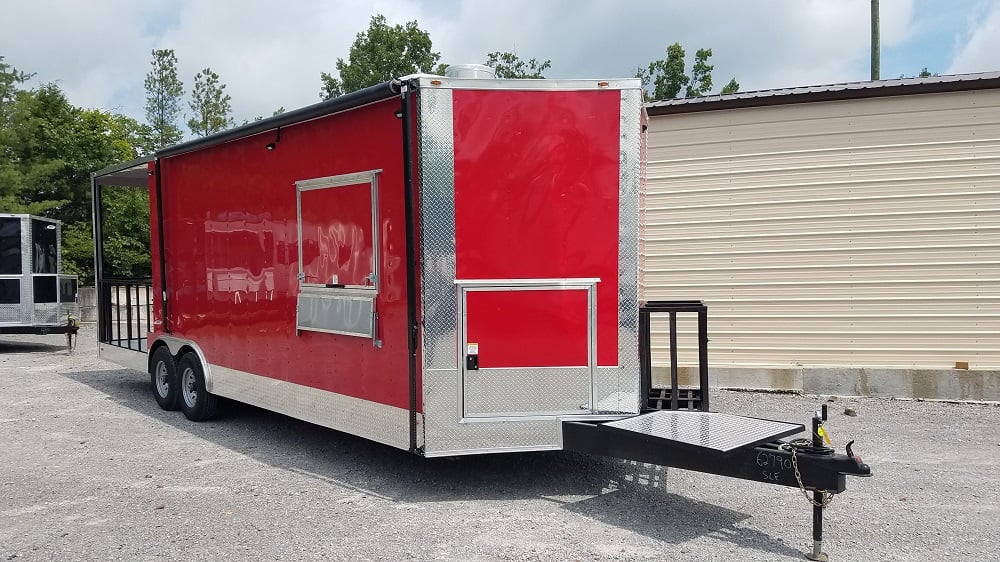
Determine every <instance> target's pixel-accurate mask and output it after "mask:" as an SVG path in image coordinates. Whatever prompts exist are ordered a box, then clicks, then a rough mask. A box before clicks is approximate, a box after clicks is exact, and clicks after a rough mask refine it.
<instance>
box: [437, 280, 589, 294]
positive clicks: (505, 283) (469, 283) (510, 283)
mask: <svg viewBox="0 0 1000 562" xmlns="http://www.w3.org/2000/svg"><path fill="white" fill-rule="evenodd" d="M600 282H601V279H600V278H599V277H580V278H566V279H456V280H455V285H458V286H460V287H464V288H466V289H467V290H470V291H474V290H476V288H477V287H486V288H488V289H493V288H496V287H530V288H537V287H548V288H552V289H559V288H562V287H568V288H573V289H580V288H589V287H591V286H592V285H594V284H595V283H600Z"/></svg>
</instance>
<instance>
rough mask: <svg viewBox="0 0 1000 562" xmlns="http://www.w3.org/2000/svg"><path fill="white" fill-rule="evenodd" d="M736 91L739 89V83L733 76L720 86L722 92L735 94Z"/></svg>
mask: <svg viewBox="0 0 1000 562" xmlns="http://www.w3.org/2000/svg"><path fill="white" fill-rule="evenodd" d="M738 91H740V83H739V82H737V81H736V79H735V78H733V79H732V80H730V81H729V82H728V83H727V84H726V85H725V86H723V87H722V93H723V94H735V93H736V92H738Z"/></svg>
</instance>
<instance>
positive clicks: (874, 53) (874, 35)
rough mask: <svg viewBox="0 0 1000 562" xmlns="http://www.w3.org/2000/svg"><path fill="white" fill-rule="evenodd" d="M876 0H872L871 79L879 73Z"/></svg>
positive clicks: (875, 77)
mask: <svg viewBox="0 0 1000 562" xmlns="http://www.w3.org/2000/svg"><path fill="white" fill-rule="evenodd" d="M878 43H879V39H878V0H872V80H878V75H879V68H878V67H879V44H878Z"/></svg>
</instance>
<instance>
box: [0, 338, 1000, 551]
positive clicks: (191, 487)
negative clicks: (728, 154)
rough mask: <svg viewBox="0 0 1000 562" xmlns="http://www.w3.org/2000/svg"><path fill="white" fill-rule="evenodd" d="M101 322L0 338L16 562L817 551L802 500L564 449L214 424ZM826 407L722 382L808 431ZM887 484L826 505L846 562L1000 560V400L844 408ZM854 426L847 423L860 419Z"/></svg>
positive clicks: (236, 412)
mask: <svg viewBox="0 0 1000 562" xmlns="http://www.w3.org/2000/svg"><path fill="white" fill-rule="evenodd" d="M94 339H95V338H94V333H93V329H92V328H91V327H85V329H84V331H83V332H82V333H81V337H80V343H79V346H78V349H77V350H76V351H75V352H73V353H67V351H66V350H65V348H63V347H61V344H62V337H61V336H45V337H34V336H0V396H2V397H3V400H2V401H0V451H2V454H0V560H18V561H20V560H102V561H103V560H178V559H191V560H248V559H252V560H358V559H390V560H408V559H416V560H432V559H443V560H666V559H684V560H759V561H773V560H802V559H803V553H804V552H805V551H806V550H807V549H808V548H809V546H810V544H811V535H810V529H811V527H810V525H811V519H810V517H811V516H810V514H811V508H810V506H809V505H808V504H807V503H806V501H805V499H804V498H803V497H802V496H801V495H800V493H799V491H798V490H794V489H790V488H780V487H776V486H768V485H765V484H760V483H753V482H746V481H740V480H734V479H729V478H723V477H716V476H710V475H702V474H697V473H692V472H687V471H683V470H678V469H670V470H669V471H668V470H667V469H662V468H659V467H652V466H648V465H637V464H634V463H628V462H623V461H616V460H610V459H602V458H596V457H588V456H583V455H577V454H573V453H566V452H552V453H528V454H508V455H485V456H476V457H464V458H460V459H423V458H419V457H416V456H413V455H410V454H408V453H406V452H404V451H398V450H395V449H391V448H389V447H385V446H382V445H378V444H375V443H371V442H368V441H365V440H362V439H359V438H355V437H352V436H349V435H345V434H342V433H338V432H336V431H331V430H327V429H323V428H320V427H316V426H313V425H310V424H307V423H303V422H300V421H297V420H293V419H290V418H287V417H284V416H280V415H276V414H273V413H270V412H265V411H262V410H259V409H256V408H252V407H249V406H245V405H241V404H236V403H232V402H226V403H225V404H224V406H223V408H222V411H221V414H220V416H219V418H218V419H216V420H214V421H212V422H208V423H200V424H195V423H191V422H188V421H187V420H186V419H185V418H184V417H183V416H182V415H181V414H180V413H178V412H164V411H162V410H160V409H159V408H157V406H156V404H155V403H154V402H153V400H152V397H151V395H150V390H149V382H148V377H147V376H146V375H145V374H143V373H139V372H136V371H130V370H126V369H121V368H119V367H117V366H115V365H112V364H110V363H107V362H104V361H101V360H100V359H98V358H97V353H96V346H95V344H94V343H93V342H94ZM825 399H827V397H816V396H795V395H778V394H755V393H737V392H723V391H718V392H716V393H715V394H714V395H713V409H714V410H716V411H721V412H728V413H735V414H747V415H751V416H758V417H767V418H773V419H784V420H789V421H799V422H807V421H808V419H809V416H810V413H811V412H812V411H814V410H815V409H817V407H818V405H819V404H820V403H822V402H823V401H824V400H825ZM831 406H832V407H831V413H832V414H833V416H832V419H831V421H830V422H829V424H828V426H827V427H828V428H829V430H830V432H831V433H832V435H833V438H834V440H835V442H836V443H837V444H838V447H842V446H843V443H844V442H846V441H847V440H848V439H857V445H856V448H855V451H856V452H857V453H858V454H860V455H862V456H863V457H864V459H865V461H866V462H868V463H869V464H870V465H871V466H872V470H873V471H874V473H875V475H874V476H873V477H872V478H868V479H861V478H851V479H849V480H848V491H847V492H846V493H844V494H841V495H840V496H838V497H837V498H836V499H835V500H834V502H833V504H832V505H831V506H830V508H829V509H828V510H827V511H826V539H827V541H826V550H827V552H829V553H830V555H831V559H832V560H880V561H881V560H921V561H924V560H943V559H952V560H977V561H978V560H1000V551H998V547H997V542H996V529H995V521H996V520H997V519H998V518H1000V507H998V502H997V500H996V498H997V497H1000V476H998V474H997V467H998V465H1000V437H998V435H997V432H996V430H997V428H998V427H1000V407H997V406H996V405H983V404H946V403H934V402H911V401H896V400H885V399H862V398H838V399H836V400H835V401H833V402H832V403H831ZM848 407H849V408H852V409H854V410H856V411H857V413H858V415H857V416H856V417H848V416H844V415H839V414H840V412H842V411H843V410H844V408H848Z"/></svg>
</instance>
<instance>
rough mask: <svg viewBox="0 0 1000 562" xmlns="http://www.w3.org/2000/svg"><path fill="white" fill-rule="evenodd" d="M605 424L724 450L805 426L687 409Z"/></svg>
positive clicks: (730, 449)
mask: <svg viewBox="0 0 1000 562" xmlns="http://www.w3.org/2000/svg"><path fill="white" fill-rule="evenodd" d="M604 425H606V426H607V427H614V428H617V429H622V430H625V431H632V432H635V433H642V434H644V435H649V436H651V437H658V438H660V439H669V440H671V441H677V442H679V443H685V444H688V445H694V446H697V447H704V448H706V449H712V450H715V451H721V452H728V451H732V450H733V449H738V448H740V447H746V446H748V445H755V444H758V443H764V442H768V441H773V440H775V439H778V438H780V437H785V436H788V435H792V434H795V433H798V432H800V431H802V429H803V427H802V425H801V424H797V423H787V422H780V421H773V420H762V419H758V418H747V417H743V416H734V415H731V414H720V413H717V412H688V411H663V412H652V413H649V414H643V415H641V416H635V417H634V418H627V419H624V420H620V421H615V422H609V423H606V424H604Z"/></svg>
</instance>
